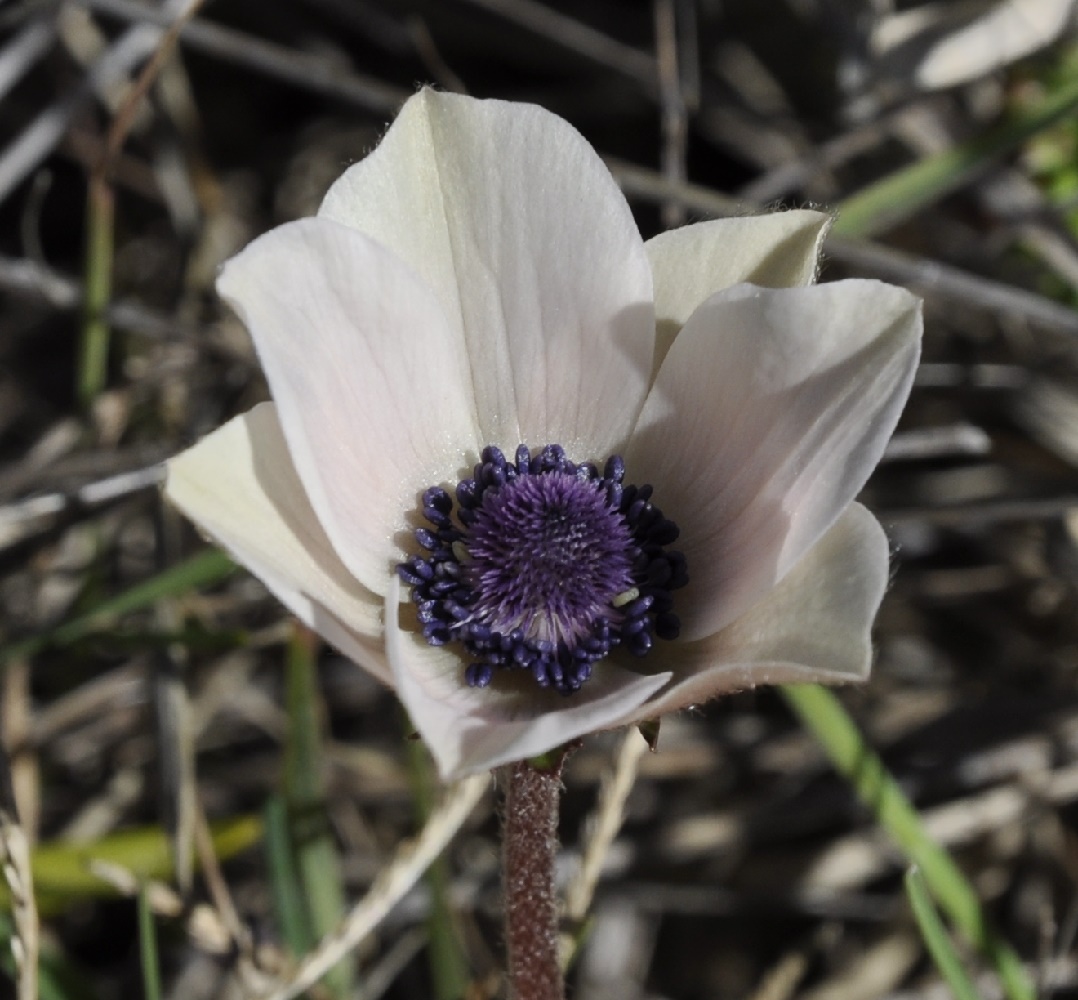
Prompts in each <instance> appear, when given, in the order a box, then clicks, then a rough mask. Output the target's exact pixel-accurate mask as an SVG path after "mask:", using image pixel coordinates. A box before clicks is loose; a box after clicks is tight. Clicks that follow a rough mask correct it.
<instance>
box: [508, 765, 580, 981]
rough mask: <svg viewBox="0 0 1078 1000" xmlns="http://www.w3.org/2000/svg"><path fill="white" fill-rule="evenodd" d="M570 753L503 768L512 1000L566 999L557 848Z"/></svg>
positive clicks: (509, 962)
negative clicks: (563, 778) (561, 959)
mask: <svg viewBox="0 0 1078 1000" xmlns="http://www.w3.org/2000/svg"><path fill="white" fill-rule="evenodd" d="M566 756H567V753H566V752H564V751H558V752H556V753H555V754H552V755H551V758H552V759H551V762H550V765H549V766H546V761H544V762H542V763H536V762H532V761H519V762H518V763H516V764H510V765H509V766H508V767H506V768H504V769H503V772H502V776H503V782H504V785H505V811H504V814H503V816H502V857H503V862H504V868H503V871H502V880H503V888H504V892H505V944H506V951H507V953H508V964H509V995H510V997H511V998H512V1000H563V997H564V995H565V992H564V990H565V988H564V983H563V982H562V974H561V965H560V963H559V961H558V900H557V894H556V892H555V889H554V860H555V856H556V854H557V849H558V804H559V799H560V796H561V770H562V765H563V764H564V762H565V758H566Z"/></svg>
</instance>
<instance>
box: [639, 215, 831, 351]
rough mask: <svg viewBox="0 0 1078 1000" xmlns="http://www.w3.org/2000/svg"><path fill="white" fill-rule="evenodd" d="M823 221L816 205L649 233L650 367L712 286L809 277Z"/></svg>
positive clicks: (826, 219)
mask: <svg viewBox="0 0 1078 1000" xmlns="http://www.w3.org/2000/svg"><path fill="white" fill-rule="evenodd" d="M830 223H831V217H830V216H828V215H824V214H823V213H822V212H812V211H809V210H808V209H795V210H794V211H790V212H770V213H768V214H767V215H757V216H747V217H745V218H740V219H713V220H711V221H709V222H698V223H695V224H693V225H690V226H682V227H681V228H680V229H671V230H669V231H667V232H665V233H660V234H659V235H658V236H656V237H655V238H654V239H651V240H648V242H647V243H646V244H645V248H646V249H647V252H648V259H649V260H650V261H651V272H652V277H653V278H654V281H655V323H656V328H657V329H656V344H655V366H656V368H657V367H658V366H659V364H660V363H661V362H662V359H663V358H664V357H666V352H667V351H668V350H669V348H670V344H671V342H672V341H673V339H674V337H675V336H676V335H677V332H678V331H679V330H680V329H681V328H682V327H683V326H684V325H685V323H686V322H687V321H688V319H689V317H690V316H691V315H692V314H693V313H694V312H695V311H696V309H697V308H698V307H699V306H700V305H702V304H703V303H704V301H705V300H707V299H709V298H711V296H712V295H714V294H715V293H716V292H720V291H722V290H723V289H724V288H730V287H731V286H733V285H739V284H742V283H743V282H747V283H749V284H750V285H761V286H763V287H765V288H794V287H796V286H799V285H808V284H811V283H812V281H813V279H814V278H815V277H816V267H817V263H818V258H819V254H820V245H821V244H822V243H823V238H824V236H825V235H826V234H827V227H828V226H829V225H830Z"/></svg>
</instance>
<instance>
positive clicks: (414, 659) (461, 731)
mask: <svg viewBox="0 0 1078 1000" xmlns="http://www.w3.org/2000/svg"><path fill="white" fill-rule="evenodd" d="M399 589H400V587H399V584H398V583H397V582H396V581H394V583H393V586H392V587H391V588H390V591H389V594H388V595H387V596H386V616H385V617H386V653H387V656H388V657H389V663H390V666H391V668H392V670H393V677H394V683H395V686H396V689H397V694H398V696H399V697H400V699H401V701H402V702H403V703H404V707H405V708H406V709H407V710H408V714H409V716H410V717H411V719H412V722H413V724H414V725H415V727H416V729H418V730H419V733H420V735H421V736H422V737H423V739H424V741H425V742H426V744H427V746H428V747H430V751H431V753H432V754H433V755H434V759H435V760H436V761H437V763H438V770H439V772H440V773H441V775H442V777H443V778H444V779H446V780H449V779H453V778H458V777H461V776H463V775H466V774H472V773H474V772H477V771H485V770H488V769H490V768H493V767H497V766H498V765H500V764H505V763H508V762H510V761H514V760H522V759H524V758H527V757H534V756H535V755H536V754H541V753H544V752H546V751H547V750H551V749H553V748H554V747H557V746H560V745H561V744H563V743H565V742H567V741H569V740H572V739H575V738H577V737H578V736H583V735H585V734H586V733H591V732H596V731H598V730H601V729H610V728H613V727H615V726H618V725H620V724H621V723H622V722H623V720H624V719H625V718H626V717H627V716H628V715H630V714H631V713H632V712H633V711H634V710H635V709H637V708H638V707H639V706H640V705H642V704H643V703H644V702H645V701H646V700H647V699H648V698H649V697H650V696H651V695H653V694H654V693H655V692H656V691H658V690H659V688H661V687H662V686H663V685H664V684H665V683H666V682H667V681H668V680H670V677H671V675H670V674H669V673H663V674H655V675H653V676H640V675H637V674H633V673H631V672H629V671H628V670H623V669H622V668H621V667H618V666H617V665H616V664H613V663H611V662H609V661H604V662H601V663H598V664H596V667H595V673H594V675H593V676H592V678H591V679H590V680H589V681H588V682H587V684H585V685H584V686H583V687H582V688H581V689H580V691H578V692H577V693H575V694H573V695H570V696H565V695H561V694H558V693H556V692H552V691H543V690H542V689H540V688H538V687H537V686H536V685H535V683H534V682H533V681H531V679H530V678H529V677H526V676H517V677H515V678H513V680H514V681H516V682H517V683H514V684H513V685H512V687H511V689H507V690H501V689H499V687H498V681H497V680H496V681H495V684H494V685H493V686H491V687H489V688H472V687H468V686H467V685H466V684H465V683H464V663H463V662H462V661H461V658H460V656H459V655H458V654H457V652H456V650H455V649H454V647H452V646H430V645H428V644H427V643H426V641H425V640H424V639H423V637H422V636H421V635H419V634H417V632H416V630H415V629H412V628H408V627H407V626H405V625H401V624H399V623H398V620H397V617H398V616H397V611H398V608H399V612H400V616H401V618H404V617H406V616H407V615H409V614H410V612H411V609H410V607H409V606H408V605H403V606H401V605H398V603H397V602H398V597H399ZM412 617H414V615H413V616H412Z"/></svg>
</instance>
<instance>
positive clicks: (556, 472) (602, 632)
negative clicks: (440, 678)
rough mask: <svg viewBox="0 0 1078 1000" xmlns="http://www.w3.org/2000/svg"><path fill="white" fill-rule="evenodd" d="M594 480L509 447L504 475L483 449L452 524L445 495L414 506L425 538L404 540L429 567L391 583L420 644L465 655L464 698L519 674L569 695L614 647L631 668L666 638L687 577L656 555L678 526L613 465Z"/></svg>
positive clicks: (672, 555) (406, 568) (495, 453)
mask: <svg viewBox="0 0 1078 1000" xmlns="http://www.w3.org/2000/svg"><path fill="white" fill-rule="evenodd" d="M602 469H603V471H602V473H600V472H599V468H598V467H597V466H596V465H593V464H592V463H591V462H582V463H578V464H577V463H573V462H571V461H570V460H569V459H568V458H567V457H566V454H565V450H564V449H563V448H562V447H561V446H560V445H556V444H551V445H547V446H546V447H544V448H541V449H539V450H538V451H536V452H534V453H533V452H531V451H530V450H529V449H528V448H527V447H526V446H524V445H520V446H519V447H518V448H517V449H516V451H515V453H514V460H513V461H512V462H510V461H508V460H507V459H506V458H505V455H504V454H503V453H502V452H501V451H500V450H499V449H498V448H495V447H493V446H489V447H487V448H484V449H483V453H482V461H481V462H480V463H479V464H478V465H476V466H475V468H474V469H473V470H472V478H470V479H463V480H461V481H460V482H459V483H458V484H457V486H456V490H455V496H456V502H457V506H456V510H455V517H454V516H453V515H454V504H453V497H452V495H451V494H450V493H448V492H446V491H445V490H444V489H442V488H441V487H437V486H432V487H431V488H430V489H428V490H426V491H425V492H424V493H423V497H422V510H423V516H424V518H425V519H426V521H427V523H428V524H429V525H430V527H421V528H417V529H416V531H415V537H416V541H417V542H418V543H419V546H420V547H421V548H422V549H424V550H426V553H427V554H425V555H416V556H412V557H411V558H410V559H408V560H407V561H406V562H404V563H402V564H401V565H400V566H399V567H398V573H399V575H400V577H401V579H402V580H403V581H404V582H405V583H406V584H408V585H410V586H411V587H412V597H413V601H414V602H415V604H416V606H417V608H418V611H419V620H420V624H421V625H422V629H423V635H424V637H425V638H426V639H427V641H428V642H429V643H431V644H432V645H443V644H445V643H448V642H454V641H456V642H460V643H461V644H462V645H463V646H464V648H465V650H466V651H467V653H468V656H469V658H470V659H471V660H472V661H473V662H471V663H470V664H469V666H468V667H466V668H465V671H464V676H465V680H466V682H467V683H468V684H470V685H471V686H473V687H486V686H488V685H489V684H491V683H492V682H493V680H494V678H495V677H496V675H497V673H498V671H499V670H525V671H527V672H529V673H530V674H531V675H532V677H533V678H534V680H535V682H536V683H537V684H538V685H539V686H540V687H544V688H545V687H553V688H555V689H557V690H558V691H561V692H562V693H563V694H572V693H573V692H574V691H577V690H579V689H580V687H581V685H582V684H583V683H584V682H585V681H586V680H587V679H588V678H589V677H590V676H591V673H592V670H593V667H594V664H595V663H596V662H597V661H599V660H601V659H603V658H604V657H605V656H607V655H608V654H609V653H610V652H611V651H613V650H614V649H616V648H617V647H619V646H624V647H625V648H627V650H628V651H629V652H630V653H631V654H633V655H635V656H643V655H644V654H645V653H647V652H648V651H649V650H650V649H651V647H652V644H653V638H654V637H655V636H657V637H659V638H661V639H673V638H676V636H677V634H678V631H679V629H680V623H679V622H678V619H677V616H676V615H675V614H673V612H672V611H671V608H672V606H673V599H672V596H671V591H673V590H676V589H678V588H680V587H682V586H684V585H685V583H686V582H687V581H688V573H687V571H686V563H685V557H684V556H683V555H682V554H681V553H680V552H673V551H667V550H666V548H665V546H666V545H668V544H669V543H671V542H673V541H674V540H675V539H676V538H677V536H678V529H677V526H676V525H675V524H674V523H673V522H672V521H670V520H668V519H667V518H665V517H663V515H662V512H661V511H660V510H659V509H658V508H657V507H655V505H654V504H652V503H651V495H652V488H651V486H650V485H647V484H645V485H642V486H632V485H626V484H625V483H624V478H625V463H624V462H623V461H622V459H621V457H620V456H618V455H613V456H611V457H610V458H609V459H607V461H606V462H605V464H604V465H603V467H602Z"/></svg>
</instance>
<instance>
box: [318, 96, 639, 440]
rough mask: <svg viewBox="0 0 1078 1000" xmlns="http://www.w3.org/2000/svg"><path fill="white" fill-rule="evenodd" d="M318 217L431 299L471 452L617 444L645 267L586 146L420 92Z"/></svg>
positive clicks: (633, 367) (625, 417) (502, 108)
mask: <svg viewBox="0 0 1078 1000" xmlns="http://www.w3.org/2000/svg"><path fill="white" fill-rule="evenodd" d="M320 214H321V215H322V216H324V217H326V218H330V219H335V220H337V221H339V222H343V223H345V224H346V225H349V226H353V227H354V228H356V229H358V230H360V231H362V232H364V233H367V234H369V235H370V236H372V237H373V238H374V239H376V240H378V241H379V242H380V243H382V244H384V245H385V246H387V247H389V248H390V249H391V250H392V251H393V252H394V253H395V254H397V255H398V256H399V257H401V258H402V259H403V260H406V261H407V262H408V263H409V264H411V266H412V267H413V268H415V270H416V271H417V272H418V273H419V274H420V275H421V277H422V278H423V280H424V281H425V282H426V283H427V284H428V285H429V286H430V287H431V288H432V289H434V291H435V293H436V294H437V296H438V298H439V300H440V301H441V303H442V306H443V309H444V311H445V313H446V315H447V316H448V317H449V318H450V322H451V323H453V324H455V328H456V329H457V330H458V331H460V332H462V335H463V336H464V337H465V338H466V341H467V345H468V353H469V356H470V358H471V366H472V378H473V380H474V386H475V397H476V401H477V409H478V414H479V420H480V426H481V430H482V432H483V442H484V443H490V444H497V445H500V446H501V447H503V448H508V449H509V450H510V451H511V450H512V449H513V448H515V447H516V445H517V444H520V443H522V442H523V443H527V444H530V445H532V446H538V445H543V444H549V443H555V442H556V443H560V444H562V445H564V446H565V448H566V449H567V450H568V451H569V452H570V453H571V454H573V455H575V456H576V457H577V458H578V460H580V459H583V458H584V457H590V458H603V457H605V456H606V454H608V453H609V452H611V451H616V450H619V449H620V448H621V446H622V445H623V443H624V440H625V438H626V437H627V435H628V432H629V430H630V428H631V427H632V424H633V421H634V419H635V417H636V415H637V413H638V412H639V410H640V406H641V404H642V403H643V400H644V396H645V394H646V391H647V383H648V379H649V376H650V373H651V370H652V351H653V342H654V320H653V311H652V301H651V272H650V268H649V265H648V261H647V255H646V254H645V252H644V248H643V243H642V241H641V239H640V235H639V233H638V231H637V229H636V225H635V223H634V221H633V217H632V214H631V213H630V211H629V207H628V205H627V204H626V202H625V199H624V197H623V196H622V194H621V192H620V191H619V190H618V188H617V185H616V184H615V183H614V181H613V179H612V178H611V176H610V173H609V171H608V170H607V169H606V167H605V166H604V165H603V163H602V161H601V160H600V159H599V157H598V156H597V155H596V154H595V151H594V150H593V149H592V148H591V147H590V146H589V145H588V143H587V142H586V141H585V140H584V139H583V137H581V135H580V134H579V133H578V132H577V131H576V130H575V129H574V128H572V126H570V125H569V124H568V123H567V122H565V121H563V120H562V119H560V118H558V117H556V116H555V115H552V114H550V113H549V112H547V111H544V110H543V109H542V108H538V107H534V106H532V105H527V104H509V103H506V102H503V101H476V100H473V99H471V98H467V97H460V96H458V95H454V94H439V93H435V92H434V91H430V90H424V91H422V92H421V93H419V94H417V95H416V96H415V97H413V98H412V99H411V100H409V101H408V102H407V103H406V104H405V105H404V108H403V109H402V110H401V113H400V115H399V116H398V118H397V120H396V121H395V122H394V123H393V126H392V127H391V128H390V129H389V131H388V132H387V133H386V136H385V138H384V139H383V140H382V143H381V145H380V146H379V147H378V149H376V150H375V151H374V152H373V153H372V154H371V155H370V156H368V157H367V158H366V159H365V160H363V161H362V162H360V163H358V164H356V165H355V166H354V167H352V168H351V169H350V170H349V171H348V172H347V173H345V174H344V175H343V176H342V177H341V178H340V180H338V181H337V182H336V184H334V186H333V187H332V188H331V189H330V191H329V193H328V194H327V195H326V199H325V201H324V203H323V205H322V208H321V211H320Z"/></svg>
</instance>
